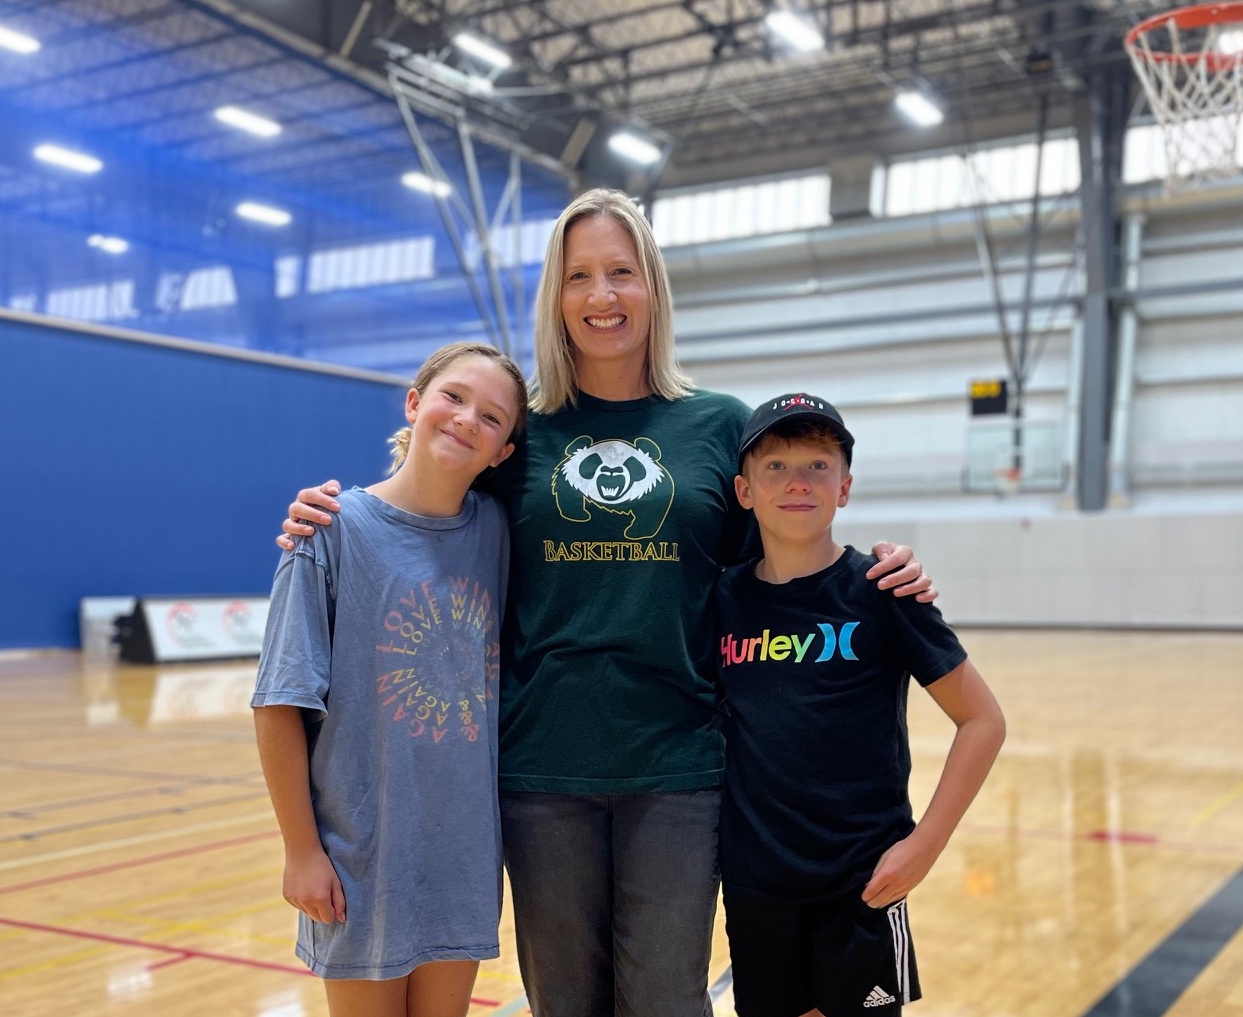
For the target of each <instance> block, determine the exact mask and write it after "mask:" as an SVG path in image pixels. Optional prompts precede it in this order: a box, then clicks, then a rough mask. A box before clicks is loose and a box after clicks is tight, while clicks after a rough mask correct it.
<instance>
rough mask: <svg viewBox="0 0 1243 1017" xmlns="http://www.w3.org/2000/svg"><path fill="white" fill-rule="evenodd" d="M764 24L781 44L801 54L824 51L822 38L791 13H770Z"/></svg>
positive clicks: (814, 29)
mask: <svg viewBox="0 0 1243 1017" xmlns="http://www.w3.org/2000/svg"><path fill="white" fill-rule="evenodd" d="M764 23H765V24H766V25H768V29H769V31H771V32H772V33H773V34H774V35H776V36H779V37H780V38H781V40H782V41H783V42H785V43H786V44H787V45H789V46H793V47H794V48H795V49H797V50H800V51H801V52H803V53H811V52H814V51H815V50H818V49H824V36H822V35H821V34H820V33H819V32H818V31H817V30H816V28H815V26H813V25H812V24H811V23H810V22H808V21H806V20H804V19H803V18H800V17H799V16H798V15H797V14H795V13H794V12H793V11H770V12H769V14H768V17H766V18H765V19H764Z"/></svg>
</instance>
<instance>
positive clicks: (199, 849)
mask: <svg viewBox="0 0 1243 1017" xmlns="http://www.w3.org/2000/svg"><path fill="white" fill-rule="evenodd" d="M280 835H281V834H280V831H279V830H264V831H263V832H262V833H251V834H247V835H246V836H245V837H230V838H229V839H228V840H215V841H211V842H209V843H207V844H199V845H197V846H195V847H189V848H181V849H179V850H177V851H165V852H164V853H163V854H158V855H147V856H146V857H145V858H131V859H129V860H128V861H124V862H113V863H112V864H111V865H98V866H96V867H95V868H93V869H79V870H78V871H77V872H64V873H62V874H61V875H59V876H47V877H46V878H44V879H32V880H29V881H28V882H25V883H12V884H10V885H9V886H0V894H5V893H17V892H18V891H20V890H33V889H34V888H35V887H38V886H49V885H51V884H53V883H67V882H69V881H70V880H74V879H86V878H87V877H89V876H100V875H103V874H104V873H106V872H117V871H119V870H121V869H132V868H135V867H137V866H139V865H153V864H154V863H156V862H166V861H169V860H170V859H173V858H185V857H187V856H189V855H199V854H203V853H204V852H206V851H218V850H220V849H221V848H228V847H235V846H237V845H238V844H249V843H251V842H252V841H256V840H267V839H269V838H272V837H279V836H280Z"/></svg>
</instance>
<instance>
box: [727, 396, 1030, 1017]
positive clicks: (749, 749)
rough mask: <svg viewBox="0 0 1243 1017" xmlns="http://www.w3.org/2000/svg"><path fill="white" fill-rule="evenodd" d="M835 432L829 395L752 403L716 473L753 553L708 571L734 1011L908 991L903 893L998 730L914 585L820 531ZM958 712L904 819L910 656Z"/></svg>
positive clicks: (813, 1006)
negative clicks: (905, 593) (931, 777)
mask: <svg viewBox="0 0 1243 1017" xmlns="http://www.w3.org/2000/svg"><path fill="white" fill-rule="evenodd" d="M853 448H854V438H853V437H852V436H851V434H850V432H849V431H848V430H846V425H845V424H844V423H843V422H842V418H841V415H840V414H839V413H838V412H837V410H835V409H834V408H833V407H832V406H831V405H830V404H829V403H827V402H826V401H825V400H823V399H819V398H817V397H815V396H810V395H806V394H802V393H798V394H793V395H786V396H781V397H780V398H778V399H773V400H771V401H769V402H767V403H765V404H763V405H762V406H761V407H760V408H759V409H758V410H756V411H755V413H754V414H753V415H752V417H751V419H750V421H749V422H748V424H747V426H746V429H745V430H744V431H743V435H742V443H741V447H740V449H739V474H740V475H739V476H738V477H736V478H735V481H734V484H735V489H736V491H737V494H738V500H739V502H741V504H742V505H743V507H744V508H748V509H753V510H754V512H755V518H756V521H757V522H758V523H759V529H760V536H761V538H762V540H763V550H764V554H763V557H762V558H760V559H758V560H756V561H751V562H748V563H746V564H744V565H740V566H737V567H735V568H732V569H728V570H727V571H726V572H725V573H724V574H723V575H722V577H721V579H720V585H719V591H718V598H717V604H718V608H717V611H718V616H717V637H718V645H719V648H720V649H719V653H720V656H719V657H718V674H719V676H720V681H721V686H722V688H723V691H724V694H725V698H726V701H727V705H728V714H727V720H726V739H725V744H726V761H725V782H724V796H723V800H722V813H721V880H722V883H723V886H724V896H725V920H726V926H725V927H726V932H727V933H728V936H729V946H730V955H731V958H732V961H733V973H734V1001H735V1007H736V1009H737V1012H738V1014H739V1017H800V1015H812V1017H814V1015H821V1014H823V1015H827V1017H856V1015H857V1017H867V1015H875V1017H881V1015H883V1017H893V1015H895V1014H898V1013H900V1012H901V1008H902V1004H903V1003H908V1002H911V1001H912V1000H916V999H919V997H920V990H919V979H918V975H917V973H916V970H915V955H914V952H913V950H912V948H911V934H910V926H909V924H908V922H907V914H906V896H907V894H908V893H910V891H911V890H912V889H914V887H915V886H916V885H917V884H918V883H919V882H920V880H922V879H923V878H924V876H926V875H927V874H928V870H929V869H930V868H932V864H933V863H934V862H935V861H936V859H937V856H938V855H939V854H940V853H941V851H942V850H943V849H944V847H945V844H946V842H947V841H948V840H949V837H950V834H951V833H953V831H954V828H955V827H956V826H957V825H958V822H959V820H960V819H961V818H962V815H963V813H964V812H965V811H966V810H967V806H968V805H970V804H971V801H972V799H974V798H975V795H976V792H978V791H979V789H980V785H981V784H982V783H983V782H984V778H985V776H986V775H987V774H988V771H989V768H990V767H991V766H992V763H993V760H994V759H995V758H996V756H997V752H998V750H999V749H1000V747H1001V743H1002V740H1003V739H1004V737H1005V722H1004V720H1003V719H1002V715H1001V710H1000V708H999V707H998V706H997V702H996V700H995V699H994V698H993V696H992V693H991V692H989V690H988V687H987V686H986V685H985V684H984V681H983V679H982V678H981V677H980V675H979V672H977V671H976V669H975V668H974V667H973V666H972V664H971V662H970V661H968V660H967V654H966V651H965V650H963V648H962V647H961V646H960V645H959V643H958V640H957V639H956V638H955V636H954V633H953V632H952V631H951V630H950V628H949V626H948V625H946V624H945V622H944V621H943V620H942V618H941V614H940V612H939V611H938V610H937V609H936V608H935V607H933V606H932V605H931V604H921V603H917V602H916V601H915V599H914V598H913V597H908V598H895V597H892V596H889V595H888V594H886V593H883V592H880V591H878V590H877V589H876V586H875V584H874V583H872V582H869V581H868V580H867V579H866V578H865V577H864V573H866V572H867V570H868V569H869V568H870V567H871V566H872V565H873V564H874V563H875V561H876V559H875V558H873V557H870V556H866V555H863V554H860V553H859V552H858V551H856V550H855V549H854V548H853V547H842V546H841V545H840V544H838V543H837V542H836V541H834V539H833V532H832V523H833V517H834V515H835V513H836V512H837V510H838V509H839V508H841V507H842V506H844V505H845V504H846V501H847V498H848V497H849V495H850V485H851V481H852V477H851V475H850V463H851V453H852V451H853ZM912 675H913V676H914V677H915V680H916V681H918V682H919V684H920V685H922V686H923V687H924V688H926V689H927V690H928V692H929V693H930V694H931V696H932V698H933V699H934V700H935V701H936V703H937V705H938V706H940V707H941V709H942V710H944V711H945V713H946V714H947V715H948V716H949V717H950V719H951V720H952V721H953V722H954V724H955V725H956V726H957V728H958V733H957V734H956V735H955V737H954V743H953V746H952V747H951V748H950V752H949V756H948V758H947V759H946V762H945V768H944V771H943V772H942V774H941V780H940V783H939V784H938V786H937V789H936V793H935V794H934V795H933V797H932V801H931V802H930V803H929V805H928V808H927V811H926V812H925V813H924V815H923V818H922V819H921V820H920V821H919V823H918V824H916V823H915V822H914V821H913V819H912V814H911V805H910V800H909V798H908V796H907V780H908V778H909V776H910V769H911V759H910V748H909V746H908V743H907V732H906V695H907V688H908V684H909V681H908V679H909V678H910V677H911V676H912Z"/></svg>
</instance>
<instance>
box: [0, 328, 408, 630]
mask: <svg viewBox="0 0 1243 1017" xmlns="http://www.w3.org/2000/svg"><path fill="white" fill-rule="evenodd" d="M404 395H405V389H404V386H402V385H400V384H398V383H397V382H393V383H391V384H386V383H383V382H380V381H372V380H362V379H356V378H349V377H341V376H336V375H331V374H324V373H318V372H312V371H307V370H301V369H298V368H294V367H285V366H281V365H276V364H267V363H257V362H251V361H247V360H241V359H235V358H231V357H228V356H220V355H216V354H212V353H206V352H200V351H197V350H186V349H176V348H170V347H167V346H161V345H152V344H148V343H142V342H135V341H129V340H125V339H112V338H105V337H100V336H95V335H87V334H82V333H78V332H72V331H65V330H61V329H59V328H56V327H51V326H44V325H36V324H27V323H24V322H13V321H10V320H5V319H0V477H3V478H4V479H5V481H6V483H7V484H8V490H9V491H10V492H11V500H10V502H9V506H8V513H7V515H8V518H9V531H8V534H7V539H6V544H7V546H6V547H5V549H4V553H3V556H2V557H0V563H2V564H0V648H4V647H40V646H76V645H77V643H78V627H77V606H78V600H79V599H80V598H81V597H84V596H107V595H127V594H134V595H144V594H151V595H154V594H166V595H183V594H187V595H193V594H209V593H219V594H243V593H266V592H267V591H268V589H269V587H270V585H271V581H272V573H273V570H274V568H275V565H276V561H277V557H278V550H277V548H276V546H275V545H274V543H273V538H274V536H275V535H276V533H277V532H278V527H279V523H280V521H281V519H283V518H284V516H285V509H286V506H287V505H288V504H289V502H290V500H291V499H292V496H293V495H294V494H295V493H296V492H297V490H298V488H300V487H303V486H307V485H309V484H312V483H318V482H319V481H321V480H324V479H327V478H328V477H336V478H338V479H339V480H341V482H342V483H343V484H344V485H346V486H349V485H351V484H360V485H361V484H367V483H371V482H372V481H374V480H377V479H379V478H380V477H381V476H382V475H383V472H384V469H385V467H386V465H387V460H388V456H387V447H386V445H385V439H386V438H387V436H388V435H389V434H391V433H392V432H393V431H394V430H396V429H397V427H399V426H400V425H401V424H402V423H403V417H402V405H403V399H404Z"/></svg>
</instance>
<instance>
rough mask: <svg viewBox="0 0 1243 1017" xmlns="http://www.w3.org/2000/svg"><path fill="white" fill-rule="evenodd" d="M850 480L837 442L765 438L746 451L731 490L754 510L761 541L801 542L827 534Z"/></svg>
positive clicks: (843, 500)
mask: <svg viewBox="0 0 1243 1017" xmlns="http://www.w3.org/2000/svg"><path fill="white" fill-rule="evenodd" d="M853 479H854V478H853V477H851V475H850V471H849V469H848V468H847V466H846V461H845V459H843V458H842V452H841V449H840V448H839V447H838V446H837V443H836V442H833V441H831V440H829V439H823V438H795V439H793V440H792V441H786V440H785V439H783V438H774V437H768V436H766V437H764V438H761V439H760V441H759V443H758V444H757V445H756V447H755V448H754V449H753V450H752V451H751V452H750V453H748V455H747V457H746V459H745V461H744V462H743V464H742V474H741V475H740V476H737V477H735V478H734V491H735V493H736V494H737V495H738V501H739V503H740V504H741V505H742V507H743V508H747V509H752V510H754V512H755V518H756V521H757V522H758V523H759V524H760V531H761V533H762V534H763V536H764V539H765V541H768V540H771V539H777V540H782V541H786V542H789V543H795V544H799V543H805V542H808V541H814V540H817V539H819V538H821V537H823V536H824V535H825V534H826V533H828V531H829V527H830V526H831V525H832V524H833V517H834V516H835V515H836V514H837V510H838V509H839V508H840V507H841V506H843V505H845V504H846V501H847V499H848V498H849V497H850V484H851V481H852V480H853Z"/></svg>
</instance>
